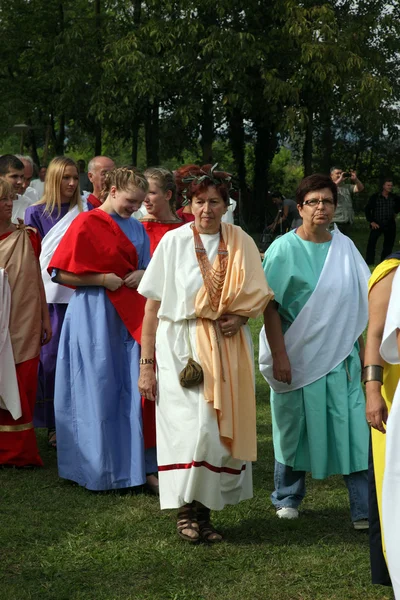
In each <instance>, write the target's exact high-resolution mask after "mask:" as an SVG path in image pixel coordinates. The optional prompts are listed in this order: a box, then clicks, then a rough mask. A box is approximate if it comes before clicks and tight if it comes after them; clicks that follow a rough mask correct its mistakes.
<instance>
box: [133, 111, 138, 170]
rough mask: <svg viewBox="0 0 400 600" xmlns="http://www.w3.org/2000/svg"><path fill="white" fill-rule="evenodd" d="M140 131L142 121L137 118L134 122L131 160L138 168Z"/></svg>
mask: <svg viewBox="0 0 400 600" xmlns="http://www.w3.org/2000/svg"><path fill="white" fill-rule="evenodd" d="M139 130H140V119H139V116H136V117H135V118H134V119H133V121H132V146H131V160H132V165H133V166H134V167H136V166H137V161H138V145H139Z"/></svg>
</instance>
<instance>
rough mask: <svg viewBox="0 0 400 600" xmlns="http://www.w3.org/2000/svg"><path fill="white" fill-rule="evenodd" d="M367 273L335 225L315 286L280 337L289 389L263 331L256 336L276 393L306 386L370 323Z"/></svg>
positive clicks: (263, 369)
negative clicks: (275, 367) (279, 374)
mask: <svg viewBox="0 0 400 600" xmlns="http://www.w3.org/2000/svg"><path fill="white" fill-rule="evenodd" d="M286 235H296V234H286ZM282 268H284V265H282ZM370 275H371V274H370V271H369V269H368V266H367V264H366V263H365V261H364V259H363V258H362V256H361V254H360V253H359V252H358V250H357V248H356V247H355V245H354V244H353V242H352V241H351V240H350V238H348V237H347V236H345V235H343V234H342V233H341V232H340V231H339V230H338V229H337V227H336V226H335V229H334V231H333V232H332V243H331V245H330V248H329V251H328V255H327V257H326V260H325V264H324V266H323V269H322V271H321V275H320V277H319V280H318V283H317V286H316V288H315V290H314V292H313V293H312V294H311V296H310V298H309V299H308V301H307V302H306V304H305V305H304V306H303V308H302V309H301V311H300V312H299V314H298V315H297V317H296V319H295V320H294V321H293V323H292V324H291V326H290V327H289V329H288V330H287V331H286V333H285V336H284V339H285V347H286V352H287V354H288V357H289V361H290V365H291V371H292V383H291V384H290V385H288V384H287V383H282V382H280V381H277V380H276V379H274V376H273V361H272V355H271V349H270V347H269V344H268V340H267V338H266V335H265V330H264V328H262V330H261V332H260V352H259V362H260V371H261V373H262V375H263V376H264V377H265V379H266V380H267V382H268V383H269V385H270V386H271V388H272V389H273V390H274V391H275V392H278V393H283V392H290V391H293V390H297V389H299V388H302V387H304V386H306V385H309V384H310V383H313V382H314V381H317V379H320V378H321V377H324V376H325V375H327V374H328V373H329V372H330V371H332V369H334V368H335V367H336V366H337V365H338V364H340V363H341V362H342V361H343V360H345V359H346V358H347V357H348V356H349V354H350V352H351V351H352V349H353V346H354V343H355V342H356V340H357V339H358V337H359V336H360V335H361V334H362V333H363V331H364V329H365V327H366V324H367V321H368V279H369V277H370Z"/></svg>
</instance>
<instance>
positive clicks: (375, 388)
mask: <svg viewBox="0 0 400 600" xmlns="http://www.w3.org/2000/svg"><path fill="white" fill-rule="evenodd" d="M395 273H396V269H393V270H392V271H390V273H389V274H388V275H386V277H384V278H383V279H381V281H378V283H376V284H375V285H374V287H373V288H372V290H371V292H370V294H369V325H368V333H367V344H366V346H365V365H381V366H383V359H382V357H381V355H380V353H379V348H380V346H381V343H382V337H383V330H384V327H385V320H386V313H387V310H388V306H389V299H390V292H391V289H392V281H393V277H394V275H395ZM365 390H366V393H367V405H366V415H367V421H368V422H369V423H370V425H371V427H374V428H375V429H378V430H379V431H381V432H382V433H385V431H386V430H385V427H384V423H386V420H387V416H388V412H387V407H386V403H385V401H384V399H383V397H382V394H381V383H380V382H379V381H368V382H367V383H366V384H365Z"/></svg>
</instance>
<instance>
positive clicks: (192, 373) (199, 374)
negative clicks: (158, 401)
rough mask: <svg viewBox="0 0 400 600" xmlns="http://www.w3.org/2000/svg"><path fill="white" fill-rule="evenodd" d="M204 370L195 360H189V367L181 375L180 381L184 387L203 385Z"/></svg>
mask: <svg viewBox="0 0 400 600" xmlns="http://www.w3.org/2000/svg"><path fill="white" fill-rule="evenodd" d="M203 379H204V376H203V369H202V368H201V366H200V365H199V363H197V362H196V361H195V360H193V358H189V360H188V362H187V365H186V367H185V368H184V369H182V371H181V372H180V373H179V381H180V384H181V386H182V387H185V388H190V387H194V386H195V385H200V383H203Z"/></svg>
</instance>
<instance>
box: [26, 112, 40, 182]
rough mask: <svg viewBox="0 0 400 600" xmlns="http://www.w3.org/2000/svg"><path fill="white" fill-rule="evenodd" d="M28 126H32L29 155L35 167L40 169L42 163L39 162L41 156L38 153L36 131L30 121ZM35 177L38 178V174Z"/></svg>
mask: <svg viewBox="0 0 400 600" xmlns="http://www.w3.org/2000/svg"><path fill="white" fill-rule="evenodd" d="M28 124H29V125H30V126H31V129H30V130H29V153H30V155H31V157H32V160H33V162H34V163H35V165H36V166H37V167H39V165H40V161H39V156H38V152H37V145H36V135H35V131H34V129H32V123H31V121H30V120H29V121H28ZM35 176H36V173H35Z"/></svg>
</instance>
